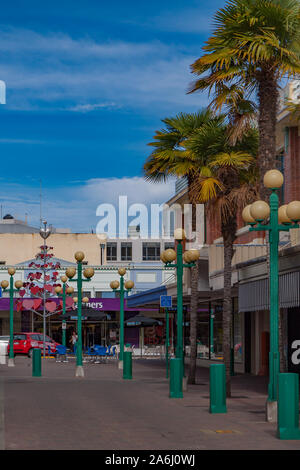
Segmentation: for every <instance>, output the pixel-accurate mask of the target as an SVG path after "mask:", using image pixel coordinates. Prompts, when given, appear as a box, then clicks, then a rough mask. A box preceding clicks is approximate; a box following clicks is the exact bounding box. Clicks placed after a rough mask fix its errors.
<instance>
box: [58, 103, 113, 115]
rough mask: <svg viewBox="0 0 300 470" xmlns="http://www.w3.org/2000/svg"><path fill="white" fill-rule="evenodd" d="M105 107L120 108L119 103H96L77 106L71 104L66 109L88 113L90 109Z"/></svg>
mask: <svg viewBox="0 0 300 470" xmlns="http://www.w3.org/2000/svg"><path fill="white" fill-rule="evenodd" d="M103 108H109V109H111V108H120V106H119V105H117V103H94V104H90V103H88V104H77V105H76V106H71V107H70V108H65V110H66V111H74V112H77V113H88V112H90V111H95V110H96V109H103Z"/></svg>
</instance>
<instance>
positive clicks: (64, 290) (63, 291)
mask: <svg viewBox="0 0 300 470" xmlns="http://www.w3.org/2000/svg"><path fill="white" fill-rule="evenodd" d="M60 280H61V282H62V283H63V286H62V287H61V286H56V287H55V292H56V294H57V295H58V296H59V297H62V301H63V311H62V314H63V315H65V314H66V310H67V309H66V297H67V295H72V293H73V292H74V289H73V287H71V289H72V291H70V289H69V287H68V288H66V282H67V280H68V278H67V276H61V278H60ZM68 289H69V292H67V290H68ZM64 323H65V320H62V345H63V346H65V347H66V345H67V339H66V328H65V325H64Z"/></svg>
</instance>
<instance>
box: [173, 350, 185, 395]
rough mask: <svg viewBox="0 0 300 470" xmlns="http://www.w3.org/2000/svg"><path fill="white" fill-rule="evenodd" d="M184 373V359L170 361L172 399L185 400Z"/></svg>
mask: <svg viewBox="0 0 300 470" xmlns="http://www.w3.org/2000/svg"><path fill="white" fill-rule="evenodd" d="M182 372H183V364H182V359H177V358H173V359H170V398H183V394H182Z"/></svg>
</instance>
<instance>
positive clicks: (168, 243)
mask: <svg viewBox="0 0 300 470" xmlns="http://www.w3.org/2000/svg"><path fill="white" fill-rule="evenodd" d="M170 248H171V249H172V250H175V244H174V242H166V243H165V250H169V249H170Z"/></svg>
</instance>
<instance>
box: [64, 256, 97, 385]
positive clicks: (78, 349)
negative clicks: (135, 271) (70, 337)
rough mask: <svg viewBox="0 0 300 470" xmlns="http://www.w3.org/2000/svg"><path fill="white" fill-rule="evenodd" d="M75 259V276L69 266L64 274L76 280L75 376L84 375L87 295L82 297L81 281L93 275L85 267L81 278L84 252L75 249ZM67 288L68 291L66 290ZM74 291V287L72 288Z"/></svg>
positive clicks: (72, 280)
mask: <svg viewBox="0 0 300 470" xmlns="http://www.w3.org/2000/svg"><path fill="white" fill-rule="evenodd" d="M75 259H76V261H77V278H76V279H73V278H74V276H75V274H76V269H75V268H73V267H69V268H67V270H66V276H67V277H68V278H69V280H70V281H71V282H77V292H78V304H77V336H78V340H77V343H76V372H75V376H76V377H84V370H83V365H82V316H81V312H82V303H86V302H88V301H89V299H88V298H87V297H84V298H82V283H83V282H89V281H90V280H91V278H92V277H93V275H94V269H93V268H90V267H89V268H85V270H84V272H83V275H84V277H85V278H86V279H83V278H82V261H83V260H84V253H83V252H82V251H76V253H75ZM70 289H73V288H72V287H69V288H68V289H67V293H71V292H70ZM68 290H69V292H68ZM73 292H74V289H73Z"/></svg>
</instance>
